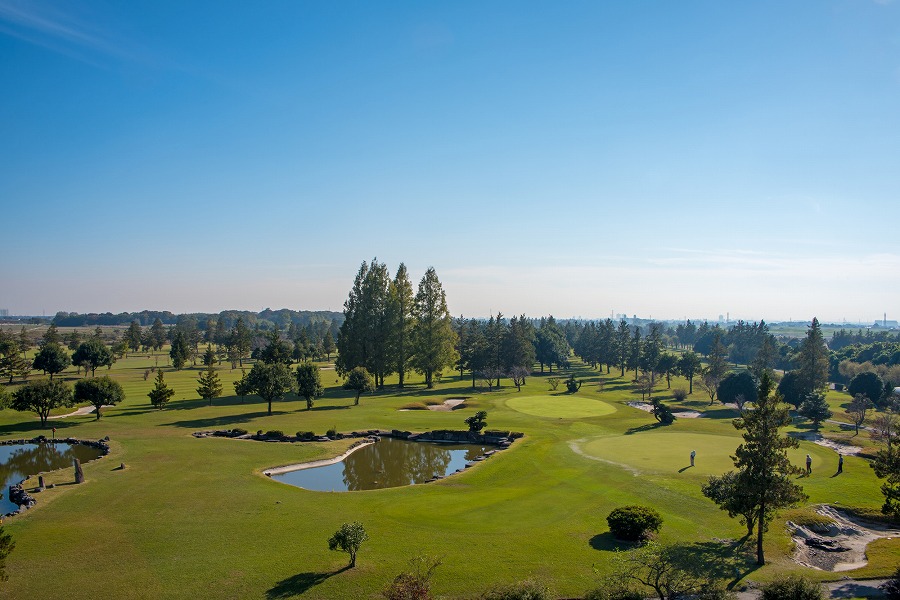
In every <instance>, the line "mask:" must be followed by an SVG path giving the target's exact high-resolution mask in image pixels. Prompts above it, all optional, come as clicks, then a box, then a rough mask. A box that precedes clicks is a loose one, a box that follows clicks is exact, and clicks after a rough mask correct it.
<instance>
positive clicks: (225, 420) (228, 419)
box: [159, 410, 288, 429]
mask: <svg viewBox="0 0 900 600" xmlns="http://www.w3.org/2000/svg"><path fill="white" fill-rule="evenodd" d="M286 414H288V413H287V412H285V411H283V410H273V411H272V416H273V417H274V416H276V415H286ZM267 416H269V413H268V412H267V411H260V412H253V413H245V414H242V415H223V416H220V417H209V418H207V419H190V420H187V421H172V422H171V423H160V425H159V426H160V427H168V426H175V427H188V428H190V429H205V428H211V427H223V426H225V425H235V424H238V423H246V422H248V421H250V420H252V419H257V418H259V417H267Z"/></svg>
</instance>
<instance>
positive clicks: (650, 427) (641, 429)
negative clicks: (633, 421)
mask: <svg viewBox="0 0 900 600" xmlns="http://www.w3.org/2000/svg"><path fill="white" fill-rule="evenodd" d="M663 426H664V425H663V424H662V423H659V422H656V423H647V424H646V425H641V426H640V427H632V428H631V429H629V430H627V431H626V432H625V435H633V434H635V433H643V432H645V431H653V430H654V429H657V428H659V427H663Z"/></svg>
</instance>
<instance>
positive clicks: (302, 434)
mask: <svg viewBox="0 0 900 600" xmlns="http://www.w3.org/2000/svg"><path fill="white" fill-rule="evenodd" d="M297 439H298V440H302V441H304V442H308V441H310V440H314V439H316V434H315V433H313V432H312V431H298V432H297Z"/></svg>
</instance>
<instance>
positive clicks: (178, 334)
mask: <svg viewBox="0 0 900 600" xmlns="http://www.w3.org/2000/svg"><path fill="white" fill-rule="evenodd" d="M189 355H190V348H189V347H188V342H187V340H186V339H185V336H184V332H182V331H181V330H180V329H176V330H175V336H174V337H173V338H172V347H171V348H169V357H170V358H171V359H172V366H173V367H175V370H176V371H180V370H181V369H182V368H184V364H185V363H186V362H187V359H188V356H189Z"/></svg>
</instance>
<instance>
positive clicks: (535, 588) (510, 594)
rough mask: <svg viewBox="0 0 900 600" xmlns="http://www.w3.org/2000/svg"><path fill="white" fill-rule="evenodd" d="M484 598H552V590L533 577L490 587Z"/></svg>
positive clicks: (545, 599)
mask: <svg viewBox="0 0 900 600" xmlns="http://www.w3.org/2000/svg"><path fill="white" fill-rule="evenodd" d="M481 597H482V599H483V600H551V598H552V597H553V596H552V592H551V591H550V588H548V587H547V586H546V585H544V584H542V583H539V582H537V581H535V580H533V579H526V580H525V581H519V582H516V583H511V584H509V585H501V586H497V587H495V588H492V589H490V590H489V591H487V592H485V593H484V594H483V595H482V596H481Z"/></svg>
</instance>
